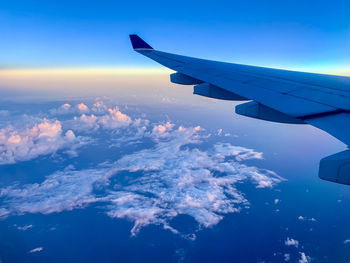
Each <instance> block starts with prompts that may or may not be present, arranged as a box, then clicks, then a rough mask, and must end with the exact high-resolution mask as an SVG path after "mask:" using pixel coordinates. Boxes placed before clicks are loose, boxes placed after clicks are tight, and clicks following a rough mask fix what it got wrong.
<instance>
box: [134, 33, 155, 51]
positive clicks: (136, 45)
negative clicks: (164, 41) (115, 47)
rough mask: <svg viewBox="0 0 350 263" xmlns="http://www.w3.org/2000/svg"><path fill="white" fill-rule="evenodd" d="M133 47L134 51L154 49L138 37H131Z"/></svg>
mask: <svg viewBox="0 0 350 263" xmlns="http://www.w3.org/2000/svg"><path fill="white" fill-rule="evenodd" d="M129 37H130V40H131V44H132V47H133V48H134V49H153V48H152V47H151V46H150V45H148V44H147V43H146V42H145V41H144V40H143V39H142V38H140V37H139V36H138V35H129Z"/></svg>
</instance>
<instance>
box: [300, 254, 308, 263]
mask: <svg viewBox="0 0 350 263" xmlns="http://www.w3.org/2000/svg"><path fill="white" fill-rule="evenodd" d="M310 262H311V258H310V257H309V256H307V255H305V253H304V252H300V259H299V263H310Z"/></svg>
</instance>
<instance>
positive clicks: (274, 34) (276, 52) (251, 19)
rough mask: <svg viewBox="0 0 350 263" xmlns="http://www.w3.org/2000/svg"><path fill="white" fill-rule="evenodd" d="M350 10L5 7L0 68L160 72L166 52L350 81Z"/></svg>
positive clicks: (242, 5)
mask: <svg viewBox="0 0 350 263" xmlns="http://www.w3.org/2000/svg"><path fill="white" fill-rule="evenodd" d="M349 12H350V3H349V1H345V0H341V1H336V2H330V1H316V0H310V1H290V0H287V1H274V0H272V1H259V0H248V1H243V2H242V1H222V0H219V1H200V2H197V1H176V2H174V1H171V2H168V1H131V2H129V1H105V0H102V1H56V0H54V1H49V2H47V1H18V0H15V1H3V2H2V3H1V7H0V20H1V23H0V35H1V42H0V50H1V53H0V67H1V68H2V69H19V68H20V69H28V68H39V69H42V68H136V67H137V68H140V67H141V68H147V67H148V68H159V67H160V66H158V65H156V64H155V63H154V62H151V61H148V60H146V59H145V58H142V57H140V56H139V55H138V54H136V53H134V52H133V51H132V49H131V46H130V43H129V39H128V35H129V34H130V33H137V34H139V35H140V36H142V37H143V38H144V39H145V40H146V41H148V42H150V44H151V45H152V46H153V47H154V48H156V49H159V50H162V51H169V52H174V53H179V54H184V55H190V56H195V57H203V58H209V59H214V60H222V61H229V62H235V63H241V64H252V65H260V66H268V67H279V68H287V69H297V70H306V71H314V72H324V73H331V74H343V75H344V74H345V75H347V74H350V70H349V67H350V66H349V65H350V53H349V48H350V19H349V15H348V14H349Z"/></svg>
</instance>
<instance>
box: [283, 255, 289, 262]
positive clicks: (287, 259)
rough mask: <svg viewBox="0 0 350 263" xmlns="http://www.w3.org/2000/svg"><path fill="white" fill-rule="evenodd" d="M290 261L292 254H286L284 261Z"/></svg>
mask: <svg viewBox="0 0 350 263" xmlns="http://www.w3.org/2000/svg"><path fill="white" fill-rule="evenodd" d="M289 260H290V254H288V253H285V254H284V261H286V262H288V261H289Z"/></svg>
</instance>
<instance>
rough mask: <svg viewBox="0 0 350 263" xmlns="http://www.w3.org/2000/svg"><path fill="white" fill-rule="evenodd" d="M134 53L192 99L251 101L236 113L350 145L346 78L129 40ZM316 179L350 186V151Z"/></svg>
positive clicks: (329, 160)
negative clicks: (188, 89)
mask: <svg viewBox="0 0 350 263" xmlns="http://www.w3.org/2000/svg"><path fill="white" fill-rule="evenodd" d="M130 40H131V43H132V45H133V48H134V50H135V51H137V52H138V53H140V54H142V55H144V56H146V57H148V58H150V59H152V60H154V61H156V62H158V63H160V64H162V65H163V66H165V67H167V68H170V69H172V70H174V71H176V73H174V74H171V76H170V80H171V82H173V83H177V84H183V85H194V94H198V95H201V96H205V97H211V98H216V99H223V100H238V101H244V100H249V102H245V103H243V104H240V105H237V106H236V113H238V114H241V115H244V116H248V117H253V118H257V119H262V120H267V121H274V122H281V123H294V124H311V125H313V126H315V127H317V128H319V129H322V130H324V131H326V132H328V133H329V134H331V135H332V136H334V137H336V138H337V139H339V140H340V141H342V142H344V143H345V144H346V145H347V146H349V145H350V77H343V76H334V75H323V74H315V73H305V72H297V71H288V70H280V69H272V68H263V67H256V66H248V65H240V64H233V63H225V62H218V61H211V60H205V59H198V58H192V57H187V56H181V55H176V54H171V53H166V52H162V51H158V50H155V49H153V48H152V47H151V46H150V45H149V44H147V43H146V42H145V41H144V40H142V39H141V38H140V37H139V36H137V35H130ZM319 177H320V178H322V179H324V180H328V181H333V182H337V183H341V184H348V185H350V151H349V150H346V151H343V152H340V153H337V154H335V155H332V156H329V157H326V158H324V159H322V160H321V162H320V170H319Z"/></svg>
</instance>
